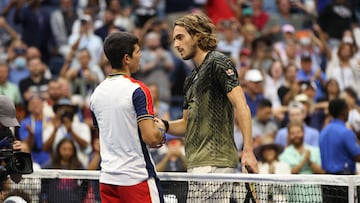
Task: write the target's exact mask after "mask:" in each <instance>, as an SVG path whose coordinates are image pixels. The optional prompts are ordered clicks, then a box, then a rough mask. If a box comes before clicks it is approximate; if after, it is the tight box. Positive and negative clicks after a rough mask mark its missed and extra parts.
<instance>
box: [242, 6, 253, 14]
mask: <svg viewBox="0 0 360 203" xmlns="http://www.w3.org/2000/svg"><path fill="white" fill-rule="evenodd" d="M243 15H244V16H252V15H253V10H252V9H251V8H250V7H248V8H244V9H243Z"/></svg>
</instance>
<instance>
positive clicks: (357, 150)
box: [319, 98, 360, 202]
mask: <svg viewBox="0 0 360 203" xmlns="http://www.w3.org/2000/svg"><path fill="white" fill-rule="evenodd" d="M328 109H329V112H330V114H331V116H332V117H333V119H332V120H331V122H330V123H329V124H328V125H327V126H326V127H324V129H323V130H322V131H321V133H320V140H319V142H320V153H321V161H322V166H323V168H324V170H325V171H326V173H327V174H335V175H354V174H355V172H356V167H355V162H360V146H359V144H358V142H357V139H356V136H355V134H354V132H353V131H352V130H351V129H349V128H347V127H346V123H345V122H346V121H347V119H348V115H349V107H348V105H347V104H346V101H345V100H344V99H340V98H336V99H333V100H332V101H330V104H329V108H328ZM334 191H336V194H334ZM323 201H324V202H348V188H347V187H342V186H324V187H323Z"/></svg>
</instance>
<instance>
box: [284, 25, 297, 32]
mask: <svg viewBox="0 0 360 203" xmlns="http://www.w3.org/2000/svg"><path fill="white" fill-rule="evenodd" d="M281 29H282V32H283V33H287V32H290V33H295V28H294V26H292V25H290V24H285V25H283V26H282V28H281Z"/></svg>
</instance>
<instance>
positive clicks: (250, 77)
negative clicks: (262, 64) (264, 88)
mask: <svg viewBox="0 0 360 203" xmlns="http://www.w3.org/2000/svg"><path fill="white" fill-rule="evenodd" d="M245 80H246V81H250V82H261V81H263V80H264V78H263V76H262V74H261V72H260V71H259V70H258V69H250V70H248V71H246V73H245Z"/></svg>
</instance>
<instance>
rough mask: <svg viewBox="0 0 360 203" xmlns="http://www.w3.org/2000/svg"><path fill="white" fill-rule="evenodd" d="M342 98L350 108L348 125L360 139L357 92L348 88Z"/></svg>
mask: <svg viewBox="0 0 360 203" xmlns="http://www.w3.org/2000/svg"><path fill="white" fill-rule="evenodd" d="M340 98H343V99H344V100H345V101H346V104H347V106H348V107H349V116H348V118H347V122H346V125H347V126H348V127H349V128H350V129H352V130H353V131H354V133H355V135H356V137H357V139H359V138H360V136H359V135H360V108H359V106H358V104H357V102H358V96H357V94H356V92H355V91H354V90H353V89H352V88H351V87H347V88H345V90H344V91H343V92H342V93H341V95H340Z"/></svg>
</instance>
